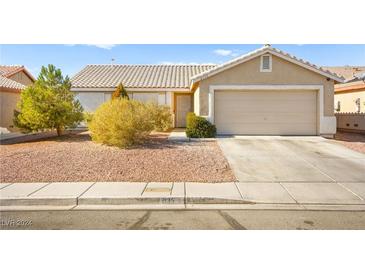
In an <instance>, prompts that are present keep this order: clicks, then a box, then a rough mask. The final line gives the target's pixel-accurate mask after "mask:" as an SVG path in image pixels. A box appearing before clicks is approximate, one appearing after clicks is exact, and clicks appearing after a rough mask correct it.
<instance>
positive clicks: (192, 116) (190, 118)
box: [186, 112, 196, 128]
mask: <svg viewBox="0 0 365 274" xmlns="http://www.w3.org/2000/svg"><path fill="white" fill-rule="evenodd" d="M195 117H196V115H195V113H194V112H189V113H188V114H187V115H186V128H192V127H193V122H194V121H195Z"/></svg>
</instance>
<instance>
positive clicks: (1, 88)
mask: <svg viewBox="0 0 365 274" xmlns="http://www.w3.org/2000/svg"><path fill="white" fill-rule="evenodd" d="M34 81H35V79H34V77H33V76H32V74H30V72H29V71H28V70H27V69H26V68H25V67H24V66H5V65H0V109H1V113H0V128H2V129H1V132H7V131H12V130H15V129H14V126H13V117H14V110H15V109H16V108H17V103H18V101H19V99H20V93H21V91H22V90H23V89H24V88H25V87H26V86H28V85H31V84H33V83H34Z"/></svg>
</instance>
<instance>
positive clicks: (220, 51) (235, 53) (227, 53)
mask: <svg viewBox="0 0 365 274" xmlns="http://www.w3.org/2000/svg"><path fill="white" fill-rule="evenodd" d="M213 52H214V53H215V54H217V55H220V56H231V57H236V56H238V55H239V51H238V50H229V49H216V50H214V51H213Z"/></svg>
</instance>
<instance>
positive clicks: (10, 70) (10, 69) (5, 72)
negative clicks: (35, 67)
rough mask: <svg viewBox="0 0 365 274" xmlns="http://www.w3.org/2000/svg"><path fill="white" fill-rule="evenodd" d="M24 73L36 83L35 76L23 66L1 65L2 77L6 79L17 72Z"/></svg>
mask: <svg viewBox="0 0 365 274" xmlns="http://www.w3.org/2000/svg"><path fill="white" fill-rule="evenodd" d="M20 71H23V72H24V73H25V74H26V75H27V76H28V77H29V78H30V79H31V80H32V81H33V82H34V81H35V78H34V77H33V75H32V74H31V73H30V72H29V71H28V70H27V69H26V68H25V67H24V66H21V65H11V66H8V65H0V75H1V76H4V77H10V76H12V75H14V74H15V73H17V72H20Z"/></svg>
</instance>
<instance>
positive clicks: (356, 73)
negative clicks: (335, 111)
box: [326, 66, 365, 93]
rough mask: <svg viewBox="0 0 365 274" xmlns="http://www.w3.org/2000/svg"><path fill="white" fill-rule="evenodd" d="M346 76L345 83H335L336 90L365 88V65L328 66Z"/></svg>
mask: <svg viewBox="0 0 365 274" xmlns="http://www.w3.org/2000/svg"><path fill="white" fill-rule="evenodd" d="M326 68H327V69H328V70H329V71H332V72H334V73H336V74H339V75H341V76H342V77H343V78H345V83H343V84H338V85H335V92H336V93H342V92H358V91H363V90H365V80H364V77H365V66H342V67H326Z"/></svg>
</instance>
